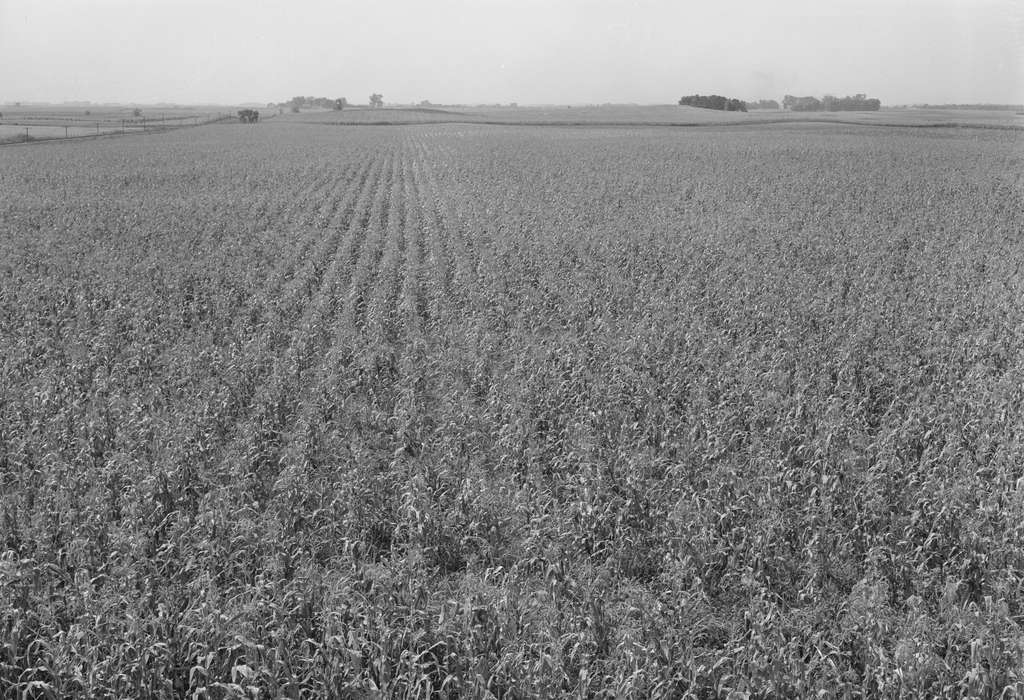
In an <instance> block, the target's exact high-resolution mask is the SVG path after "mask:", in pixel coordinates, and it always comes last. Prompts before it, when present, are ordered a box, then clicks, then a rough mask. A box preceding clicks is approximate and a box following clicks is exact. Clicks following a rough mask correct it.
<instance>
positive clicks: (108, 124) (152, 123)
mask: <svg viewBox="0 0 1024 700" xmlns="http://www.w3.org/2000/svg"><path fill="white" fill-rule="evenodd" d="M42 119H45V118H40V119H30V120H17V121H12V120H6V119H0V127H3V126H17V127H24V129H25V133H24V135H22V134H21V133H18V134H16V135H13V136H4V135H3V134H0V146H5V145H12V144H18V143H28V142H33V143H34V142H39V141H63V140H67V139H81V138H97V137H99V136H117V135H124V134H138V133H154V132H163V131H171V130H174V129H184V128H188V127H195V126H204V125H206V124H215V123H217V122H222V121H225V120H229V119H233V117H232V116H231V115H229V114H223V113H220V114H216V115H192V116H187V117H166V118H165V117H160V118H159V119H147V118H143V119H141V120H139V119H137V118H136V119H120V120H103V119H96V120H90V121H86V120H83V119H76V120H73V121H74V122H75V123H72V124H67V123H64V124H39V123H37V122H39V121H41V120H42ZM54 119H57V118H56V117H54ZM200 120H202V121H200ZM65 121H69V120H65ZM118 121H120V125H118ZM33 122H35V123H33ZM61 127H63V128H64V135H63V136H59V135H57V136H54V135H50V134H52V131H53V130H54V129H60V128H61ZM33 128H36V129H45V130H47V131H46V132H43V133H45V134H47V135H45V136H33V135H32V133H31V130H32V129H33ZM71 129H75V130H77V131H79V132H85V133H76V134H75V135H72V134H71V133H70V130H71ZM37 133H38V132H37Z"/></svg>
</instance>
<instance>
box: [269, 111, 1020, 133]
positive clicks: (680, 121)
mask: <svg viewBox="0 0 1024 700" xmlns="http://www.w3.org/2000/svg"><path fill="white" fill-rule="evenodd" d="M279 118H280V119H282V120H283V121H290V122H301V123H307V124H335V125H337V124H344V125H356V124H407V123H412V124H417V123H439V124H441V123H478V124H496V125H512V124H531V125H544V124H547V125H555V126H559V125H564V126H571V125H591V126H601V125H608V126H611V125H624V126H632V125H639V124H648V125H663V126H718V125H722V126H725V125H729V126H750V125H755V124H773V123H776V122H784V123H789V122H797V123H801V124H807V123H826V124H827V123H833V124H871V125H888V126H906V127H931V126H950V127H955V126H972V127H979V128H980V127H988V128H999V129H1021V130H1024V115H1020V114H1017V113H1015V112H1013V111H1008V110H973V109H965V110H953V109H892V110H882V111H878V112H787V111H779V110H754V111H750V112H723V111H719V110H714V109H700V108H697V107H680V106H678V105H592V106H578V105H577V106H567V105H550V106H524V107H500V106H493V107H473V106H466V107H384V108H381V109H369V108H366V107H353V108H349V109H345V110H342V111H337V112H336V111H331V110H310V111H303V112H300V113H298V114H293V113H291V112H286V113H285V114H282V115H280V117H279Z"/></svg>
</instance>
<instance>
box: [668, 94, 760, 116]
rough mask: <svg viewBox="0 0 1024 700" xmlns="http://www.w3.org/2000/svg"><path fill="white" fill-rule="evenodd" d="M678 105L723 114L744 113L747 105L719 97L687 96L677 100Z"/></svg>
mask: <svg viewBox="0 0 1024 700" xmlns="http://www.w3.org/2000/svg"><path fill="white" fill-rule="evenodd" d="M679 104H681V105H684V106H687V107H701V108H702V109H718V110H722V111H723V112H746V111H747V105H746V103H745V102H744V101H743V100H737V99H731V98H728V97H722V96H721V95H688V96H686V97H680V98H679Z"/></svg>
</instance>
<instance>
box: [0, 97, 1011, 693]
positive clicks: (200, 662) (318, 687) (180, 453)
mask: <svg viewBox="0 0 1024 700" xmlns="http://www.w3.org/2000/svg"><path fill="white" fill-rule="evenodd" d="M567 111H569V110H567ZM356 113H357V111H356V110H352V111H351V112H348V111H346V112H343V113H341V114H342V115H343V116H344V117H348V116H350V114H356ZM322 114H324V115H327V116H325V117H323V119H324V120H327V119H329V118H331V117H334V116H336V114H337V113H326V112H325V113H322ZM737 116H742V117H743V118H752V117H753V116H755V115H737ZM308 117H309V115H308V114H299V115H285V116H284V117H281V118H279V119H274V120H272V121H270V122H268V123H262V124H259V125H241V124H212V125H208V126H200V127H196V128H192V129H183V130H179V131H173V132H165V133H151V134H146V135H142V134H139V135H127V136H124V137H118V138H113V139H101V140H86V141H76V142H70V143H47V144H35V145H31V144H29V145H24V146H13V147H4V148H3V149H0V192H3V197H0V358H2V360H0V638H2V644H0V695H3V696H4V697H26V696H27V697H35V696H39V697H43V696H44V694H45V693H46V692H51V693H52V694H53V695H54V696H58V697H62V696H74V695H80V696H92V697H102V696H108V695H109V696H117V697H125V696H130V697H186V696H188V697H192V696H193V693H196V694H197V696H198V697H214V698H223V697H246V696H248V697H256V696H259V697H279V696H285V697H322V696H327V695H333V696H337V697H345V696H348V697H374V696H376V695H375V693H379V695H380V696H381V697H402V696H417V697H426V696H428V695H430V694H431V693H435V694H436V696H445V695H447V696H449V697H455V696H456V695H458V696H461V697H488V696H489V695H488V694H492V695H495V696H507V697H553V696H562V695H565V696H578V697H592V696H598V695H601V694H605V695H607V696H608V697H615V696H618V697H637V698H641V697H644V698H645V697H685V696H689V697H713V696H722V697H726V696H730V693H734V692H735V693H751V694H752V695H753V696H755V697H786V696H813V695H815V694H816V693H823V694H825V695H826V696H842V695H844V694H846V695H847V696H860V695H872V696H897V695H901V694H902V695H910V696H936V695H947V696H965V695H969V696H975V697H986V695H985V694H986V693H992V694H991V695H988V697H998V696H999V693H1000V692H1002V691H1003V689H1004V688H1011V689H1014V690H1015V691H1016V693H1017V695H1012V694H1010V695H1004V696H1003V697H1019V696H1020V694H1021V693H1022V692H1024V687H1022V683H1024V677H1022V676H1021V671H1020V669H1021V668H1024V632H1022V624H1024V608H1022V606H1024V471H1022V465H1024V413H1022V404H1024V306H1022V304H1021V299H1024V271H1022V264H1024V240H1022V238H1021V231H1024V208H1022V207H1021V201H1022V199H1021V195H1022V194H1024V192H1022V188H1024V179H1022V177H1024V176H1022V173H1024V162H1022V160H1024V157H1022V151H1021V147H1020V146H1021V143H1020V140H1019V138H1020V135H1019V133H1018V132H1015V131H1009V130H998V129H982V128H930V129H905V128H887V127H882V126H862V125H849V124H836V125H830V124H822V123H815V124H805V123H799V122H797V123H785V124H755V123H750V124H737V125H730V126H722V127H718V126H713V125H711V126H706V127H702V128H694V129H685V128H659V127H652V126H645V125H633V126H617V127H599V126H590V127H560V126H545V127H532V126H525V127H524V126H500V125H486V124H468V123H455V124H419V125H409V126H365V125H364V126H332V125H325V124H306V123H302V122H303V121H308V120H309V119H308ZM878 117H879V118H880V119H881V118H883V117H887V115H886V113H880V114H879V115H878ZM495 121H499V120H495ZM599 121H604V120H599ZM48 689H49V690H48ZM731 697H741V695H731Z"/></svg>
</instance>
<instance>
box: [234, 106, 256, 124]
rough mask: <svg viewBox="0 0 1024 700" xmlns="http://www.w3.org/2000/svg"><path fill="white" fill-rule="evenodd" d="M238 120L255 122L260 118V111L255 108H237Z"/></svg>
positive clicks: (246, 122) (249, 122)
mask: <svg viewBox="0 0 1024 700" xmlns="http://www.w3.org/2000/svg"><path fill="white" fill-rule="evenodd" d="M238 120H239V121H240V122H242V123H243V124H255V123H256V122H258V121H259V120H260V113H259V112H257V111H256V110H255V109H240V110H238Z"/></svg>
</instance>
